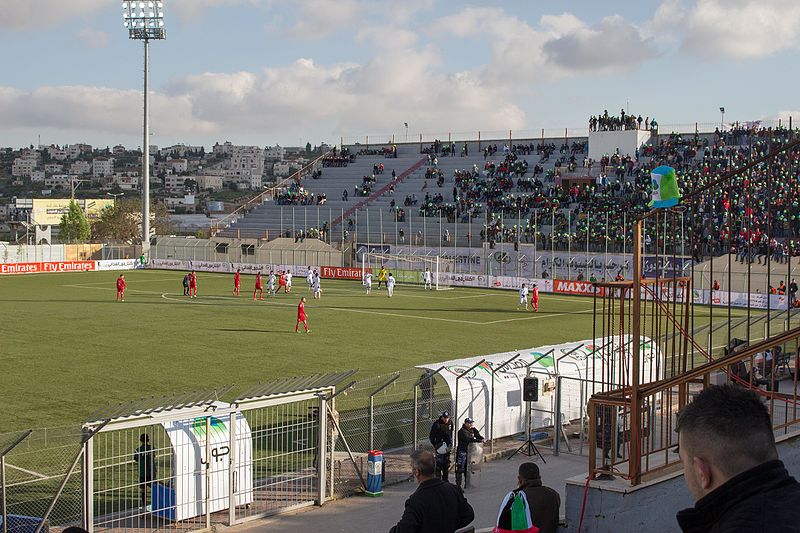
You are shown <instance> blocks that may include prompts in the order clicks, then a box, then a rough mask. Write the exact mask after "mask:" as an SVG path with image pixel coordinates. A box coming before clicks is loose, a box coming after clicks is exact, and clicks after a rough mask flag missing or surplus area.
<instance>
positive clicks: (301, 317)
mask: <svg viewBox="0 0 800 533" xmlns="http://www.w3.org/2000/svg"><path fill="white" fill-rule="evenodd" d="M301 323H302V324H303V327H304V328H306V333H311V330H310V329H308V317H307V316H306V298H305V296H304V297H302V298H300V303H299V304H298V305H297V324H295V326H294V332H295V333H300V324H301Z"/></svg>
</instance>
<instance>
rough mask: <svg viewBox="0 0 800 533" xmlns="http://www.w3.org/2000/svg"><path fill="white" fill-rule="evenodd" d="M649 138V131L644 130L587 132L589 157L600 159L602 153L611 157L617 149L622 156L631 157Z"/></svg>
mask: <svg viewBox="0 0 800 533" xmlns="http://www.w3.org/2000/svg"><path fill="white" fill-rule="evenodd" d="M649 140H650V132H649V131H645V130H625V131H592V132H590V133H589V157H591V158H592V159H593V160H595V161H600V158H601V157H603V156H604V155H608V156H609V157H611V156H612V155H614V153H615V152H616V151H617V150H619V153H620V155H621V156H623V157H624V156H626V155H629V156H631V157H633V156H634V154H635V153H636V149H637V148H639V147H640V146H642V145H643V144H644V143H646V142H647V141H649Z"/></svg>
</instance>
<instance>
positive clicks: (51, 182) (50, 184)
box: [44, 174, 72, 189]
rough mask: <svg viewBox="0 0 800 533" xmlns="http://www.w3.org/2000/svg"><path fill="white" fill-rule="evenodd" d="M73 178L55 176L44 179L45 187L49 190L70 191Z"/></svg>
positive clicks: (66, 175)
mask: <svg viewBox="0 0 800 533" xmlns="http://www.w3.org/2000/svg"><path fill="white" fill-rule="evenodd" d="M71 181H72V176H70V175H69V174H53V175H52V176H50V177H47V178H45V179H44V186H45V187H46V188H48V189H55V188H56V187H61V188H62V189H69V187H70V182H71Z"/></svg>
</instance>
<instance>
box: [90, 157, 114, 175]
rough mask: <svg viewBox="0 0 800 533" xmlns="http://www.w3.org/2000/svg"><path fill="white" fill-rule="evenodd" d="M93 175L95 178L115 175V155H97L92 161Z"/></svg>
mask: <svg viewBox="0 0 800 533" xmlns="http://www.w3.org/2000/svg"><path fill="white" fill-rule="evenodd" d="M92 175H93V176H94V177H95V178H105V177H108V176H112V175H114V158H113V157H96V158H95V159H94V161H92Z"/></svg>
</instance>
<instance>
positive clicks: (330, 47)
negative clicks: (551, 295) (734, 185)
mask: <svg viewBox="0 0 800 533" xmlns="http://www.w3.org/2000/svg"><path fill="white" fill-rule="evenodd" d="M163 2H164V13H165V22H166V28H167V38H166V40H164V41H155V42H152V43H151V53H150V58H151V69H150V89H151V92H150V94H151V99H150V102H151V144H156V145H159V146H168V145H172V144H175V143H186V144H202V145H205V146H206V147H210V146H212V145H213V144H214V143H215V142H217V141H219V142H223V141H225V140H229V141H231V142H233V143H235V144H248V145H260V146H265V145H273V144H276V143H277V144H281V145H282V146H296V145H305V143H306V142H311V143H312V144H317V143H319V142H323V141H324V142H328V143H331V144H333V143H338V142H339V141H340V139H344V141H345V142H346V143H348V142H353V141H355V140H357V139H360V140H361V141H362V142H363V141H364V139H365V136H366V135H369V136H370V137H371V139H372V141H371V142H373V143H374V142H377V141H380V140H386V139H389V138H391V136H392V135H395V138H396V139H397V140H404V139H405V138H406V135H408V136H409V138H410V139H417V138H419V134H420V133H423V134H424V136H425V138H426V139H429V138H433V136H438V137H439V138H447V133H448V132H453V133H460V134H464V133H471V132H475V135H476V136H477V132H478V131H480V132H481V135H482V138H488V137H489V136H490V132H506V133H507V132H508V130H512V131H514V132H520V135H522V134H524V132H537V134H538V132H540V131H541V128H545V129H546V130H560V131H563V129H564V128H585V127H586V123H587V120H588V118H589V116H590V115H594V114H597V113H601V112H602V111H603V110H604V109H608V110H609V112H613V113H618V112H619V110H620V109H621V108H627V109H628V111H629V112H630V113H634V114H641V115H642V116H643V117H648V116H649V117H655V118H656V119H657V120H658V122H659V124H661V125H667V124H686V123H694V122H700V123H704V124H710V125H715V124H718V123H719V122H720V120H721V116H720V112H719V107H720V106H724V107H725V109H726V114H725V122H732V121H736V120H739V121H745V120H758V119H777V118H779V117H782V118H784V119H785V118H786V117H788V116H790V115H792V116H794V117H800V112H798V111H797V110H798V109H800V104H798V102H797V101H796V98H793V97H794V96H795V95H796V87H797V86H798V82H800V69H798V68H797V65H798V62H797V56H796V54H797V52H798V49H800V2H798V1H797V0H653V1H650V0H638V1H637V2H631V1H629V0H627V1H622V0H603V1H602V2H598V1H597V0H558V1H544V0H506V1H492V0H483V1H481V2H479V3H474V4H471V3H469V2H458V1H454V0H163ZM142 48H143V47H142V43H141V42H139V41H132V40H129V39H128V36H127V30H125V29H124V28H123V27H122V2H121V1H117V0H24V1H21V0H0V49H2V50H3V51H4V53H3V54H2V56H0V67H1V68H2V76H0V146H14V147H18V146H24V145H29V144H37V143H38V142H39V137H40V136H41V143H42V144H51V143H52V144H66V143H77V142H87V143H90V144H92V145H94V146H113V145H116V144H119V143H121V144H124V145H125V146H128V147H139V146H141V144H142V142H141V141H142V139H141V136H142V134H141V131H142V81H143V80H142V69H143V60H142V59H143V57H142ZM405 123H407V124H408V129H406V127H405Z"/></svg>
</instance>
